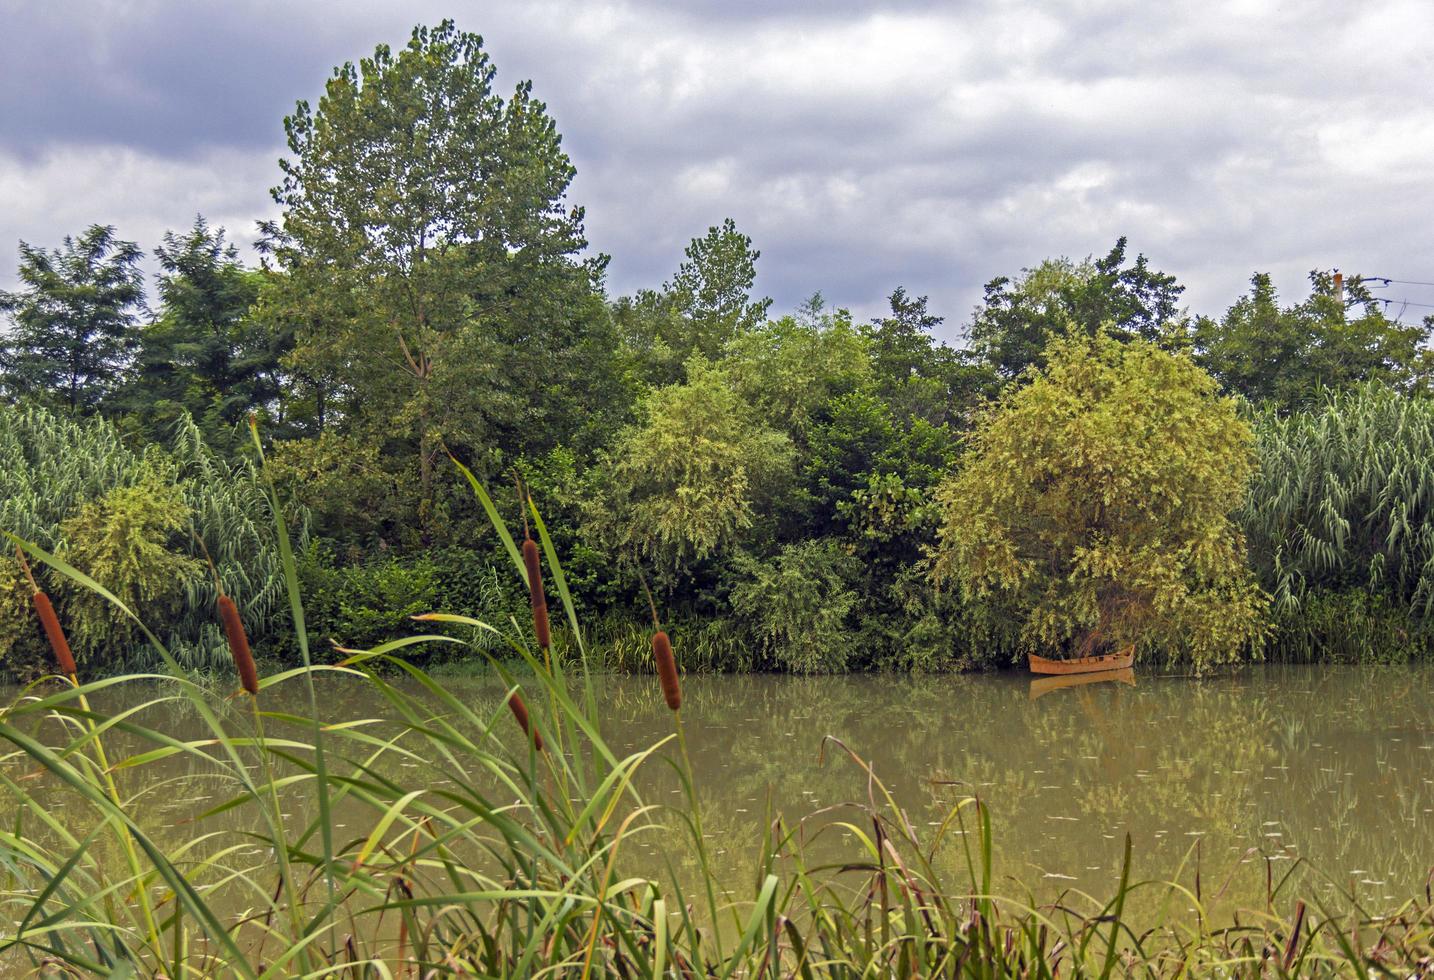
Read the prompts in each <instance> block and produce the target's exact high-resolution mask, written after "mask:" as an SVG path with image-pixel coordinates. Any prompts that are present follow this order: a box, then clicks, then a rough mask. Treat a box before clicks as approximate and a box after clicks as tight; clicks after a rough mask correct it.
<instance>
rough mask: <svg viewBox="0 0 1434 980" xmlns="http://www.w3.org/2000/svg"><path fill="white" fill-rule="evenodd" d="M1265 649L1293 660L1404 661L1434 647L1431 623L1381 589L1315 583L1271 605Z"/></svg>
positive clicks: (1420, 656)
mask: <svg viewBox="0 0 1434 980" xmlns="http://www.w3.org/2000/svg"><path fill="white" fill-rule="evenodd" d="M1265 650H1266V656H1267V657H1268V658H1269V659H1272V660H1283V661H1294V662H1298V663H1312V662H1319V663H1347V664H1397V663H1406V662H1408V661H1411V660H1424V659H1427V658H1428V657H1429V656H1430V654H1431V652H1434V624H1431V622H1430V620H1429V619H1428V618H1427V617H1424V616H1421V615H1419V614H1418V613H1416V612H1415V611H1414V610H1412V609H1410V608H1409V606H1408V605H1407V604H1406V603H1402V602H1399V601H1397V600H1395V599H1392V598H1390V596H1389V595H1388V594H1386V593H1384V592H1369V591H1366V590H1364V589H1358V588H1354V589H1347V590H1344V591H1337V590H1334V589H1321V590H1318V591H1311V592H1310V593H1308V594H1307V595H1306V596H1305V597H1304V600H1303V601H1302V602H1300V603H1299V604H1298V605H1297V606H1287V607H1283V608H1279V609H1277V610H1276V616H1275V623H1274V627H1273V629H1272V630H1271V631H1270V639H1269V640H1268V641H1267V642H1266V644H1265Z"/></svg>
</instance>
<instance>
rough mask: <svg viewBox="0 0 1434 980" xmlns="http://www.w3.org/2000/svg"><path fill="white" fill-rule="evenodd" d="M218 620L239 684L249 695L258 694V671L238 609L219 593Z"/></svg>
mask: <svg viewBox="0 0 1434 980" xmlns="http://www.w3.org/2000/svg"><path fill="white" fill-rule="evenodd" d="M219 619H220V621H221V622H223V623H224V637H225V639H227V640H228V641H229V652H230V653H231V654H233V656H234V669H235V670H237V671H239V683H240V684H241V685H243V687H244V690H246V691H248V692H249V693H250V694H256V695H257V694H258V693H259V671H258V669H257V668H256V667H255V666H254V654H253V653H251V652H250V650H249V637H248V636H246V635H245V634H244V621H243V620H241V619H240V618H239V608H238V607H237V606H235V605H234V600H233V599H231V598H229V597H228V596H227V595H225V594H224V593H222V592H221V593H219Z"/></svg>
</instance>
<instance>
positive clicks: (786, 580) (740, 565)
mask: <svg viewBox="0 0 1434 980" xmlns="http://www.w3.org/2000/svg"><path fill="white" fill-rule="evenodd" d="M854 565H855V562H854V561H853V559H852V558H851V557H850V556H848V555H847V554H846V553H845V552H843V551H842V550H841V549H840V548H839V547H838V546H837V545H836V543H835V542H832V541H827V540H816V541H803V542H800V543H799V544H789V545H786V546H785V547H783V548H782V550H781V551H780V552H779V553H778V554H777V555H776V557H774V558H772V559H769V560H758V559H756V558H752V557H751V556H747V555H743V556H740V557H739V558H738V559H737V560H736V562H735V563H734V570H735V572H736V574H737V576H738V578H739V580H738V582H737V584H735V585H734V586H733V588H732V595H731V602H732V611H733V613H734V615H735V617H736V619H737V621H738V623H739V624H740V625H741V627H742V628H743V629H744V631H745V632H746V634H747V635H748V636H749V637H750V638H751V639H752V642H753V643H755V644H756V645H758V646H759V647H760V648H761V650H762V652H763V653H764V654H765V655H766V656H767V657H768V658H769V659H770V660H772V661H774V662H775V663H777V664H780V665H781V666H782V667H785V668H787V669H789V670H792V671H795V672H797V673H803V674H811V673H830V672H833V671H839V670H841V669H842V668H843V667H845V666H846V664H847V660H848V659H849V658H850V657H851V655H852V652H853V648H854V645H853V643H852V634H851V631H850V630H849V629H848V625H849V624H848V622H847V619H848V614H849V613H850V612H851V610H852V607H853V606H854V605H855V603H856V593H855V592H853V591H851V589H850V588H849V587H848V584H847V583H848V582H849V581H850V579H851V578H852V576H853V575H854V574H855V568H854Z"/></svg>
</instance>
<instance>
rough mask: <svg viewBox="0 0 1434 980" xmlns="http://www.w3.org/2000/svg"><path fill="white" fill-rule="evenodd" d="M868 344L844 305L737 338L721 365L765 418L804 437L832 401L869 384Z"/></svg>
mask: <svg viewBox="0 0 1434 980" xmlns="http://www.w3.org/2000/svg"><path fill="white" fill-rule="evenodd" d="M866 348H867V343H866V341H865V340H864V339H863V337H862V336H861V334H860V333H858V332H857V330H856V329H855V328H854V327H853V326H852V324H851V317H850V316H849V315H848V314H847V313H846V311H845V310H842V311H840V312H839V313H838V314H835V315H832V316H830V317H828V318H824V319H822V320H818V321H815V322H812V321H809V322H806V323H803V322H800V321H798V320H797V319H796V318H795V317H790V316H784V317H782V318H781V319H780V320H772V321H769V322H768V323H766V324H763V325H762V326H759V327H756V328H754V329H752V330H750V331H748V332H746V333H743V334H740V335H739V336H737V337H734V338H733V339H732V340H731V341H730V342H729V343H728V344H727V346H726V347H725V348H724V349H723V352H722V353H723V357H722V360H721V361H720V362H718V364H719V367H720V370H721V371H722V374H723V376H724V377H725V378H726V379H727V382H728V384H730V385H731V386H732V388H733V389H734V390H735V391H736V392H737V393H738V394H739V395H741V396H742V397H743V399H744V400H746V402H747V404H748V405H750V406H752V407H753V408H754V409H756V410H757V412H758V413H759V415H760V417H761V418H762V420H763V422H764V423H766V424H767V425H770V426H772V427H773V428H777V429H780V430H782V431H784V432H786V433H787V434H788V435H791V436H792V437H793V438H794V439H797V440H798V441H801V440H802V437H803V434H804V433H805V432H806V431H807V430H808V429H810V427H811V426H812V425H814V424H815V423H816V422H817V421H818V418H819V415H820V410H821V407H822V405H824V404H825V403H826V402H827V401H828V400H830V399H832V398H836V397H838V396H840V395H845V394H848V393H850V392H853V391H857V390H860V389H864V388H867V387H868V386H869V385H870V384H871V360H870V358H869V357H868V356H867V350H866Z"/></svg>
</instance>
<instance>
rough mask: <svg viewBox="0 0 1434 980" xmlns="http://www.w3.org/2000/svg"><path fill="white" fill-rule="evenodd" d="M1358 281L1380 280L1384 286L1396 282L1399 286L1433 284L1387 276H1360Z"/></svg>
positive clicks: (1431, 283)
mask: <svg viewBox="0 0 1434 980" xmlns="http://www.w3.org/2000/svg"><path fill="white" fill-rule="evenodd" d="M1359 281H1360V282H1382V283H1384V284H1385V285H1386V286H1388V285H1389V284H1390V283H1398V284H1399V285H1401V286H1434V282H1420V281H1419V280H1418V279H1390V278H1388V277H1387V276H1360V277H1359Z"/></svg>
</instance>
